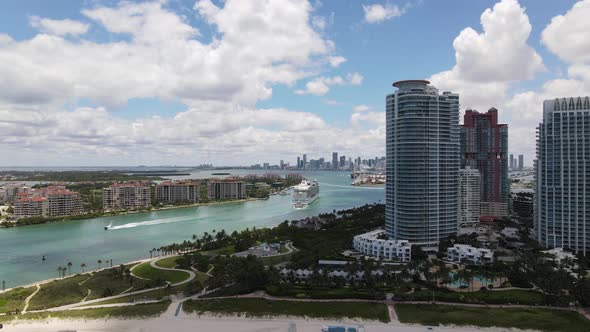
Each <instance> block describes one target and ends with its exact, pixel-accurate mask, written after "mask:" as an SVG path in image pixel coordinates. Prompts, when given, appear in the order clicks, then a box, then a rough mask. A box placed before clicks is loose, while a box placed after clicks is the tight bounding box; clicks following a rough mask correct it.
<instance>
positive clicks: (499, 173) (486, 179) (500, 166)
mask: <svg viewBox="0 0 590 332" xmlns="http://www.w3.org/2000/svg"><path fill="white" fill-rule="evenodd" d="M467 166H469V167H471V168H474V169H477V170H478V171H479V173H480V175H481V196H480V201H481V215H482V216H483V217H489V218H498V217H505V216H507V215H508V202H509V198H510V182H509V180H508V125H506V124H499V123H498V110H497V109H495V108H493V107H492V108H490V109H489V110H488V111H487V112H486V113H479V112H477V111H474V110H471V109H467V110H466V111H465V116H464V121H463V125H462V126H461V167H463V168H464V167H467Z"/></svg>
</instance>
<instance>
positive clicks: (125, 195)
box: [102, 182, 151, 211]
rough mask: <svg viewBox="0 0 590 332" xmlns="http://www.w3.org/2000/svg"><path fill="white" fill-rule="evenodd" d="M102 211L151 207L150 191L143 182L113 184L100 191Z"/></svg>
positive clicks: (147, 185)
mask: <svg viewBox="0 0 590 332" xmlns="http://www.w3.org/2000/svg"><path fill="white" fill-rule="evenodd" d="M102 206H103V209H104V210H107V211H108V210H125V209H141V208H149V207H150V206H151V189H150V186H149V184H146V183H143V182H128V183H115V184H113V185H111V186H110V187H108V188H104V189H103V190H102Z"/></svg>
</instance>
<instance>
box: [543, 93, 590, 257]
mask: <svg viewBox="0 0 590 332" xmlns="http://www.w3.org/2000/svg"><path fill="white" fill-rule="evenodd" d="M589 99H590V97H577V98H562V99H555V100H546V101H544V102H543V122H542V123H540V124H539V128H538V138H537V160H536V161H535V172H536V175H535V177H536V188H535V202H534V211H535V212H534V215H535V224H534V227H535V235H536V237H537V241H539V243H541V244H542V245H544V246H545V247H548V248H559V247H561V248H568V249H571V250H573V251H574V252H576V253H580V254H584V255H588V254H590V199H589V198H590V160H589V156H590V100H589Z"/></svg>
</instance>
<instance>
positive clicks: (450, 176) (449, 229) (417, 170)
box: [385, 80, 460, 249]
mask: <svg viewBox="0 0 590 332" xmlns="http://www.w3.org/2000/svg"><path fill="white" fill-rule="evenodd" d="M393 86H394V87H396V88H398V90H397V91H395V92H394V93H393V94H390V95H388V96H387V97H386V126H387V134H386V139H387V143H386V153H387V161H386V167H387V171H386V174H387V182H386V210H385V228H386V231H387V234H388V236H389V237H390V238H393V239H396V240H409V241H410V242H411V243H412V244H416V245H419V246H422V247H424V248H426V249H436V248H437V246H438V243H439V241H440V240H441V239H443V238H446V237H448V236H450V235H453V234H455V233H456V232H457V221H458V218H459V216H458V214H459V168H460V146H459V145H460V143H459V95H457V94H453V93H450V92H444V93H442V94H440V93H439V92H438V90H437V89H436V88H435V87H433V86H431V85H430V82H428V81H422V80H410V81H400V82H396V83H393Z"/></svg>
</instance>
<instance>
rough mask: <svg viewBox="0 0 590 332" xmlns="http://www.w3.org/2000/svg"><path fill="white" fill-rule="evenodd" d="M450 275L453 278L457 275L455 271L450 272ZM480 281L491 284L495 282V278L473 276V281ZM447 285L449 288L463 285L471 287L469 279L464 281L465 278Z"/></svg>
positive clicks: (483, 283)
mask: <svg viewBox="0 0 590 332" xmlns="http://www.w3.org/2000/svg"><path fill="white" fill-rule="evenodd" d="M449 276H450V277H451V280H452V278H454V277H455V273H453V272H452V273H449ZM478 281H479V282H480V283H481V284H482V285H489V284H493V283H494V280H490V279H486V278H480V277H474V278H473V282H474V283H475V282H478ZM447 287H449V288H461V287H469V281H464V280H456V281H453V282H450V283H448V284H447Z"/></svg>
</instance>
